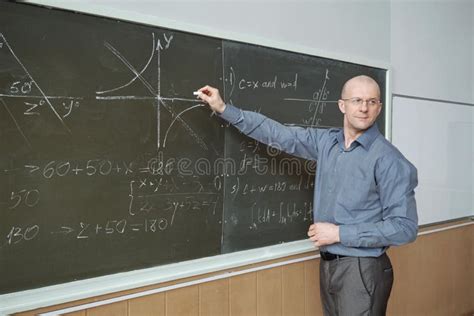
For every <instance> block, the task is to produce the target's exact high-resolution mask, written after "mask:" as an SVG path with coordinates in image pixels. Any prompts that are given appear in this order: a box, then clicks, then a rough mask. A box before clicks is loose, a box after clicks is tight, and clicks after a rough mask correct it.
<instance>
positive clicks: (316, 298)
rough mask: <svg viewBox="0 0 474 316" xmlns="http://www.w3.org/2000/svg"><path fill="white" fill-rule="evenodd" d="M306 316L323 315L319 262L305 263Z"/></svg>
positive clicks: (310, 261)
mask: <svg viewBox="0 0 474 316" xmlns="http://www.w3.org/2000/svg"><path fill="white" fill-rule="evenodd" d="M304 288H305V291H304V292H305V293H304V296H305V305H304V306H305V315H322V314H323V310H322V307H321V298H320V292H319V260H315V259H314V260H309V261H305V263H304Z"/></svg>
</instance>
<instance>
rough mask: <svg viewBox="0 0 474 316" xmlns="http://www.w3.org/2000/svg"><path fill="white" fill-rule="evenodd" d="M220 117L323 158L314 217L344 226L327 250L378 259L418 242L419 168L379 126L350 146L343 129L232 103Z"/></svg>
mask: <svg viewBox="0 0 474 316" xmlns="http://www.w3.org/2000/svg"><path fill="white" fill-rule="evenodd" d="M220 116H221V117H222V118H223V119H225V120H226V121H228V122H229V123H231V124H232V125H234V126H235V127H236V128H237V129H239V130H240V131H241V132H242V133H244V134H246V135H248V136H249V137H252V138H254V139H256V140H258V141H260V142H262V143H264V144H273V145H275V144H277V145H278V146H279V149H281V150H283V151H285V152H287V153H289V154H292V155H295V156H298V157H302V158H305V159H310V160H316V161H317V172H316V183H315V190H314V210H313V212H314V220H315V222H329V223H333V224H336V225H338V226H339V236H340V243H336V244H332V245H328V246H322V247H321V250H322V251H328V252H331V253H333V254H339V255H348V256H360V257H378V256H380V255H381V254H383V253H384V251H385V250H386V249H387V248H388V247H389V246H391V245H401V244H405V243H408V242H411V241H413V240H415V238H416V236H417V232H418V216H417V211H416V202H415V193H414V189H415V187H416V186H417V184H418V180H417V170H416V168H415V167H414V166H413V165H412V164H411V163H410V162H409V161H408V160H407V159H406V158H405V157H404V156H403V155H402V154H401V153H400V151H398V149H397V148H396V147H395V146H393V145H392V144H391V143H390V142H388V141H387V140H386V139H385V138H384V137H383V135H382V134H381V133H380V132H379V130H378V129H377V126H376V125H375V124H374V125H372V127H370V128H369V129H368V130H367V131H365V132H364V133H363V134H362V135H361V136H360V137H358V138H357V139H356V140H355V141H354V142H353V143H352V144H351V146H350V148H348V149H345V146H344V133H343V130H342V129H341V128H331V129H318V128H302V127H293V126H291V127H289V126H285V125H283V124H280V123H278V122H276V121H274V120H271V119H269V118H267V117H265V116H264V115H262V114H259V113H255V112H250V111H243V110H240V109H238V108H236V107H234V106H233V105H230V104H228V105H226V108H225V110H224V112H223V113H222V114H220Z"/></svg>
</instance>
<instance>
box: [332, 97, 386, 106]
mask: <svg viewBox="0 0 474 316" xmlns="http://www.w3.org/2000/svg"><path fill="white" fill-rule="evenodd" d="M341 100H342V101H349V102H350V103H351V104H352V105H356V106H361V105H363V104H364V102H365V103H367V105H368V106H375V105H379V104H380V100H379V99H376V98H372V99H368V100H364V99H361V98H350V99H341Z"/></svg>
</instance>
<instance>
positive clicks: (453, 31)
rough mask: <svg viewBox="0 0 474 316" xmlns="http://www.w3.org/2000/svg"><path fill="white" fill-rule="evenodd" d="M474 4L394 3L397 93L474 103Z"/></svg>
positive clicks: (456, 1)
mask: <svg viewBox="0 0 474 316" xmlns="http://www.w3.org/2000/svg"><path fill="white" fill-rule="evenodd" d="M473 7H474V1H471V0H450V1H448V0H444V1H421V0H418V1H402V0H392V2H391V26H392V27H391V35H390V36H391V63H392V67H393V91H392V92H393V93H396V94H403V95H409V96H418V97H424V98H432V99H438V100H448V101H458V102H467V103H474V95H473V90H474V89H473V87H474V84H473V69H474V68H473V67H474V65H473V63H474V61H473V60H474V57H473V56H474V50H473V45H474V44H473V37H474V32H473V19H474V11H473V10H474V9H473Z"/></svg>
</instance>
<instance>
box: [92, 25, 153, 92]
mask: <svg viewBox="0 0 474 316" xmlns="http://www.w3.org/2000/svg"><path fill="white" fill-rule="evenodd" d="M151 34H152V35H153V39H152V40H153V46H152V48H151V55H150V58H149V59H148V62H147V63H146V65H145V66H144V67H143V69H142V70H141V71H140V72H139V73H138V74H135V77H133V78H132V79H131V80H130V81H129V82H127V83H125V84H123V85H121V86H120V87H116V88H113V89H109V90H103V91H96V93H97V94H104V93H109V92H113V91H117V90H120V89H122V88H125V87H127V86H129V85H130V84H132V83H133V82H134V81H135V80H137V78H138V77H139V76H141V75H142V74H143V73H144V72H145V70H146V69H147V68H148V66H149V65H150V62H151V60H152V59H153V55H154V54H155V33H151ZM109 45H110V44H109ZM106 47H107V48H108V49H109V50H110V51H112V50H111V49H110V47H112V45H110V47H108V46H106ZM114 55H115V54H114Z"/></svg>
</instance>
